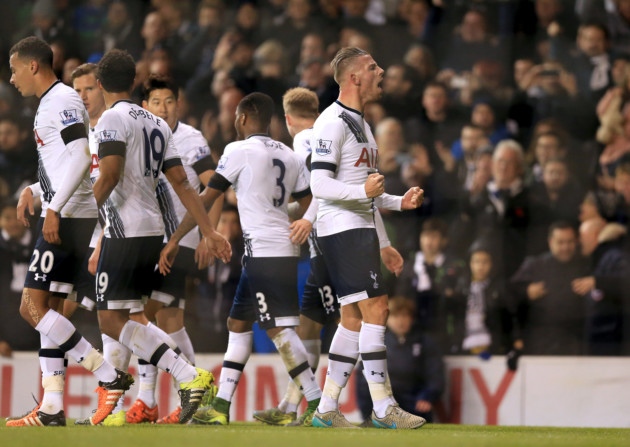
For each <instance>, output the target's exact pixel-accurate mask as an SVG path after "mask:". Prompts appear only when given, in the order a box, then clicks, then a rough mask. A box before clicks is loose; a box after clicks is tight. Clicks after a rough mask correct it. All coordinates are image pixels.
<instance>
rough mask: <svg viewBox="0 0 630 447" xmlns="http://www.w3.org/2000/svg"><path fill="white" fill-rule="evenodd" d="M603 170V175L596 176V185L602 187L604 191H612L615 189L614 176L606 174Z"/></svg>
mask: <svg viewBox="0 0 630 447" xmlns="http://www.w3.org/2000/svg"><path fill="white" fill-rule="evenodd" d="M605 171H606V170H604V175H598V176H597V186H599V189H603V190H605V191H614V189H615V178H614V177H611V176H610V175H608V173H607V172H605Z"/></svg>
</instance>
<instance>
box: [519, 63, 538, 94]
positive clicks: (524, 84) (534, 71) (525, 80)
mask: <svg viewBox="0 0 630 447" xmlns="http://www.w3.org/2000/svg"><path fill="white" fill-rule="evenodd" d="M543 70H544V67H543V66H542V65H534V66H532V67H531V68H530V69H529V70H527V72H525V74H524V75H523V77H522V78H521V80H520V81H519V83H518V88H519V89H521V90H523V91H527V90H528V89H529V88H530V87H532V86H533V85H534V84H535V83H536V82H537V78H538V75H539V74H540V72H542V71H543Z"/></svg>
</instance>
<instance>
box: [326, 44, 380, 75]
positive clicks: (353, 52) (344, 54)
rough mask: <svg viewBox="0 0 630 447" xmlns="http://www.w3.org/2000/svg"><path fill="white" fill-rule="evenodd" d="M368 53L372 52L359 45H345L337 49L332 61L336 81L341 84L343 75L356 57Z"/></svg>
mask: <svg viewBox="0 0 630 447" xmlns="http://www.w3.org/2000/svg"><path fill="white" fill-rule="evenodd" d="M368 54H370V53H368V52H367V51H365V50H362V49H361V48H357V47H344V48H342V49H340V50H339V51H337V54H335V57H334V58H333V60H332V61H331V62H330V67H331V68H332V70H333V77H334V79H335V82H336V83H337V84H339V82H340V80H341V75H342V74H343V73H344V71H345V70H346V68H348V66H349V65H350V64H351V63H352V61H353V60H354V59H356V58H357V57H361V56H365V55H368Z"/></svg>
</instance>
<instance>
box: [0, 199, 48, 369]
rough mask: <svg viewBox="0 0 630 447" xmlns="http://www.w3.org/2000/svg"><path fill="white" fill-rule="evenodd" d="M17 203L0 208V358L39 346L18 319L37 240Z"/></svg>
mask: <svg viewBox="0 0 630 447" xmlns="http://www.w3.org/2000/svg"><path fill="white" fill-rule="evenodd" d="M16 206H17V203H15V202H14V201H9V202H5V203H4V204H2V205H1V206H0V259H2V262H0V356H2V357H10V356H11V353H12V351H32V350H35V349H37V348H38V347H39V334H38V333H37V331H34V330H33V328H31V327H30V326H29V325H28V324H26V322H25V321H24V320H22V319H21V318H15V315H17V312H18V309H19V307H20V297H21V296H22V288H23V287H24V279H25V278H26V270H27V268H28V262H29V259H30V257H31V252H32V251H33V246H34V244H35V238H33V235H32V233H31V230H30V229H29V228H26V227H25V226H24V225H22V224H21V223H20V222H19V221H18V220H17V208H16Z"/></svg>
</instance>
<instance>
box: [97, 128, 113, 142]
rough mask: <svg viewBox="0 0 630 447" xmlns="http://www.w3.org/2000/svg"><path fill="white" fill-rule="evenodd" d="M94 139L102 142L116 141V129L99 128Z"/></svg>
mask: <svg viewBox="0 0 630 447" xmlns="http://www.w3.org/2000/svg"><path fill="white" fill-rule="evenodd" d="M96 140H97V141H98V142H99V143H104V142H106V141H116V131H115V130H101V131H100V132H99V133H98V135H97V136H96Z"/></svg>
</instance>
